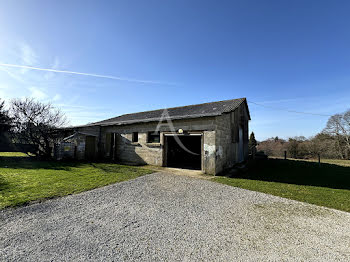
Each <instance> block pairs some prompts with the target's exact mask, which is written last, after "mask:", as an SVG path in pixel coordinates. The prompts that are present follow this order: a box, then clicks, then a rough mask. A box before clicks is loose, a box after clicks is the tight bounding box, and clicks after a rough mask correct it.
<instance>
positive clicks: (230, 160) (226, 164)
mask: <svg viewBox="0 0 350 262" xmlns="http://www.w3.org/2000/svg"><path fill="white" fill-rule="evenodd" d="M242 117H243V119H244V120H243V121H242ZM248 119H249V116H248V112H247V111H246V108H245V105H244V104H242V105H241V106H240V107H239V108H237V109H236V110H235V111H234V112H231V113H227V114H223V115H221V116H217V117H216V139H215V144H216V157H215V173H216V174H218V173H220V172H222V171H224V170H225V169H228V168H231V167H232V166H233V165H234V164H236V163H237V162H238V159H239V156H238V153H239V143H238V141H237V139H235V138H234V136H237V135H238V134H237V132H238V128H239V125H242V126H243V148H244V159H247V158H248Z"/></svg>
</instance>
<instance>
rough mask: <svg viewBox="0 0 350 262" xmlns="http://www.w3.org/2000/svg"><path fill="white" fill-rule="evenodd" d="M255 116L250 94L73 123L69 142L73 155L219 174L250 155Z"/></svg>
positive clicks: (82, 157) (68, 138)
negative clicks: (250, 124)
mask: <svg viewBox="0 0 350 262" xmlns="http://www.w3.org/2000/svg"><path fill="white" fill-rule="evenodd" d="M249 120H250V114H249V109H248V104H247V100H246V99H245V98H240V99H232V100H225V101H218V102H211V103H204V104H197V105H189V106H182V107H173V108H166V109H159V110H154V111H146V112H140V113H133V114H126V115H121V116H117V117H114V118H110V119H107V120H103V121H100V122H96V123H91V124H87V125H84V126H78V127H73V128H71V129H70V132H71V134H72V135H71V136H69V137H67V138H66V139H65V140H64V143H67V141H69V142H70V143H71V144H73V145H74V149H72V150H74V154H73V153H72V154H71V155H74V157H75V158H77V159H90V160H92V159H109V160H111V161H117V162H120V163H127V164H136V165H143V164H149V165H155V166H165V167H177V168H186V169H197V170H202V171H203V172H205V173H207V174H214V175H215V174H218V173H220V172H222V171H223V170H225V169H227V168H230V167H232V166H233V165H234V164H236V163H240V162H243V161H244V160H246V159H247V157H248V122H249ZM65 131H67V130H65ZM64 145H65V148H67V149H68V150H69V148H70V147H67V144H64Z"/></svg>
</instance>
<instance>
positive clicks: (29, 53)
mask: <svg viewBox="0 0 350 262" xmlns="http://www.w3.org/2000/svg"><path fill="white" fill-rule="evenodd" d="M19 49H20V54H21V62H22V63H23V64H25V65H34V64H36V63H37V61H38V58H37V55H36V53H35V52H34V50H33V49H32V48H31V47H30V46H29V45H27V44H25V43H22V44H20V46H19Z"/></svg>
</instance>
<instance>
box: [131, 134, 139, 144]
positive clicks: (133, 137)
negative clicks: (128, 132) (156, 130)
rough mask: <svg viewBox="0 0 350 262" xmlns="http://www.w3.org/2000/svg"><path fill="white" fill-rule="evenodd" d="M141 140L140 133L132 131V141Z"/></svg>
mask: <svg viewBox="0 0 350 262" xmlns="http://www.w3.org/2000/svg"><path fill="white" fill-rule="evenodd" d="M138 141H139V133H138V132H133V133H132V142H133V143H136V142H138Z"/></svg>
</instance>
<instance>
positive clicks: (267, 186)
mask: <svg viewBox="0 0 350 262" xmlns="http://www.w3.org/2000/svg"><path fill="white" fill-rule="evenodd" d="M212 181H215V182H219V183H222V184H227V185H230V186H235V187H240V188H244V189H249V190H253V191H258V192H263V193H267V194H271V195H275V196H280V197H284V198H289V199H293V200H298V201H302V202H307V203H311V204H315V205H319V206H325V207H329V208H334V209H339V210H343V211H347V212H350V167H348V166H347V165H344V163H342V165H338V164H336V163H335V162H333V163H332V164H327V163H322V164H321V166H319V165H318V164H317V163H313V162H310V161H296V160H280V159H269V160H267V161H256V162H251V163H249V164H248V171H247V172H246V173H241V174H239V175H236V176H235V177H233V178H228V177H215V178H213V179H212Z"/></svg>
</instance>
